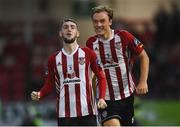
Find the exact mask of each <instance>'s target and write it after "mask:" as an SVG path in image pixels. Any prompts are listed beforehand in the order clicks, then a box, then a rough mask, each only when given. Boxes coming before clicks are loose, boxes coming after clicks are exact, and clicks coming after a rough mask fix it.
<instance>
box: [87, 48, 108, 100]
mask: <svg viewBox="0 0 180 127" xmlns="http://www.w3.org/2000/svg"><path fill="white" fill-rule="evenodd" d="M89 54H90V63H91V69H92V71H93V72H94V74H95V75H96V77H97V79H98V83H99V85H98V86H99V98H103V99H104V98H105V92H106V77H105V74H104V72H103V70H102V68H101V67H100V65H99V64H98V61H97V56H96V54H95V53H94V52H93V50H91V49H89Z"/></svg>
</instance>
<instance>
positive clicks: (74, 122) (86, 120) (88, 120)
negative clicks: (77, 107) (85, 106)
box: [58, 115, 97, 126]
mask: <svg viewBox="0 0 180 127" xmlns="http://www.w3.org/2000/svg"><path fill="white" fill-rule="evenodd" d="M58 126H97V118H96V116H95V115H88V116H82V117H72V118H58Z"/></svg>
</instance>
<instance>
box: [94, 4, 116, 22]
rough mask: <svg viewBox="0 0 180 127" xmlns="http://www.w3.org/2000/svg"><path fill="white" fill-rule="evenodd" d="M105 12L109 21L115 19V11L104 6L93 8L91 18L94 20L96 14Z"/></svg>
mask: <svg viewBox="0 0 180 127" xmlns="http://www.w3.org/2000/svg"><path fill="white" fill-rule="evenodd" d="M103 11H105V12H107V14H108V17H109V19H113V10H112V9H111V8H110V7H108V6H102V5H100V6H96V7H94V8H92V10H91V18H93V15H94V14H95V13H99V12H103Z"/></svg>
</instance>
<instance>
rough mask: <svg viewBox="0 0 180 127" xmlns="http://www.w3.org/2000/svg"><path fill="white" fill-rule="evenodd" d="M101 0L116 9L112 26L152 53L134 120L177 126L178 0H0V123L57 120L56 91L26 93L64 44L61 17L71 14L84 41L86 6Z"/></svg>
mask: <svg viewBox="0 0 180 127" xmlns="http://www.w3.org/2000/svg"><path fill="white" fill-rule="evenodd" d="M100 4H101V5H109V6H110V7H112V8H113V9H114V17H115V18H114V22H113V27H114V28H119V29H126V30H128V31H130V32H131V33H133V34H134V35H135V36H136V37H137V38H138V39H139V40H140V41H142V42H143V43H144V45H145V48H146V50H147V52H148V54H149V57H150V74H149V80H148V83H149V93H148V94H147V95H145V96H138V97H136V99H135V109H136V110H135V115H136V117H135V118H136V124H137V125H149V126H154V125H180V66H179V65H180V0H65V1H63V0H0V126H5V125H14V126H15V125H56V117H55V97H54V95H55V94H53V93H52V94H51V95H50V96H48V97H47V98H45V99H43V100H41V101H40V102H32V101H31V100H30V93H31V91H33V90H39V89H40V88H41V87H42V85H43V81H44V79H45V78H46V77H45V75H44V73H45V70H46V63H47V59H48V56H49V55H50V54H51V53H53V52H54V51H57V50H59V49H60V48H61V46H62V42H61V40H60V39H59V37H58V30H59V23H60V21H61V20H62V19H63V18H66V17H71V18H75V19H76V20H77V21H78V24H79V29H80V33H81V36H80V38H79V42H80V44H81V45H85V41H86V39H87V38H88V36H90V35H92V34H94V31H93V27H92V24H91V19H90V9H91V8H92V7H94V6H95V5H100ZM137 63H138V61H137ZM134 72H135V76H136V77H138V74H139V72H138V66H137V65H135V69H134Z"/></svg>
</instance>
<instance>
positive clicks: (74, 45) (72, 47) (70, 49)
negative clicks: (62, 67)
mask: <svg viewBox="0 0 180 127" xmlns="http://www.w3.org/2000/svg"><path fill="white" fill-rule="evenodd" d="M77 46H78V44H77V42H76V41H75V42H74V43H71V44H67V43H66V44H64V46H63V48H64V51H65V52H66V53H67V54H69V55H70V54H72V53H73V52H74V51H75V50H76V48H77Z"/></svg>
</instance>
